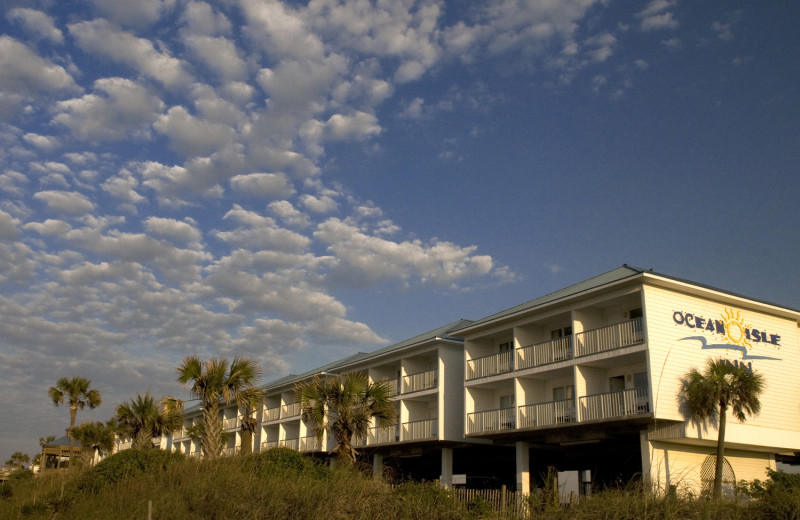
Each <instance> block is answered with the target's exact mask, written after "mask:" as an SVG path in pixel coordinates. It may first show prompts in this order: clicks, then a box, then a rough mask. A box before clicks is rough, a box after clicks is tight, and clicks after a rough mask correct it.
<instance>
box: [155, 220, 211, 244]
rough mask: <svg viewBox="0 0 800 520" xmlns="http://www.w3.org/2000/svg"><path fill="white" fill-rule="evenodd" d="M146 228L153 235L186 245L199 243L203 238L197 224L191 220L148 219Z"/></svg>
mask: <svg viewBox="0 0 800 520" xmlns="http://www.w3.org/2000/svg"><path fill="white" fill-rule="evenodd" d="M145 228H146V229H147V231H149V232H150V233H152V234H155V235H160V236H163V237H165V238H171V239H173V240H178V241H180V242H186V243H193V242H199V241H200V238H201V236H202V235H201V233H200V230H199V229H197V226H196V223H195V222H193V221H191V220H189V221H184V222H181V221H179V220H175V219H171V218H160V217H148V218H147V219H146V220H145Z"/></svg>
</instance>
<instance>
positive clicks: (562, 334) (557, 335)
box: [550, 325, 572, 339]
mask: <svg viewBox="0 0 800 520" xmlns="http://www.w3.org/2000/svg"><path fill="white" fill-rule="evenodd" d="M567 336H572V325H568V326H566V327H564V328H561V329H555V330H551V331H550V339H561V338H566V337H567Z"/></svg>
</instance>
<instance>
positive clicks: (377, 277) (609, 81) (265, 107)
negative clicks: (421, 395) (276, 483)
mask: <svg viewBox="0 0 800 520" xmlns="http://www.w3.org/2000/svg"><path fill="white" fill-rule="evenodd" d="M4 6H5V7H4V11H3V12H2V16H0V71H2V73H0V238H2V241H0V317H2V320H0V367H2V368H3V373H4V377H3V378H2V381H0V396H2V397H0V402H2V403H3V410H4V411H5V412H6V417H14V420H4V421H2V425H0V456H3V457H5V458H7V457H8V456H10V454H11V453H12V452H13V451H17V450H22V451H26V452H28V453H31V454H32V453H34V452H35V451H36V449H37V444H36V442H35V439H38V438H39V437H40V436H45V435H48V434H61V432H63V431H64V428H65V427H66V426H67V418H68V412H67V410H66V409H63V408H55V407H54V406H53V405H52V403H50V402H48V399H47V388H48V387H49V386H50V385H52V384H54V382H55V381H56V380H57V379H58V378H59V377H62V376H67V377H71V376H74V375H82V376H85V377H88V378H90V379H92V381H93V383H94V386H96V387H97V388H98V389H99V390H100V391H101V393H102V395H103V398H104V403H103V405H102V406H101V407H100V408H98V409H97V410H94V411H91V412H88V411H84V412H82V413H80V414H79V416H78V420H79V422H80V421H82V420H90V419H91V420H105V419H107V418H108V417H110V416H111V415H112V414H113V410H114V407H115V406H116V405H117V404H119V403H120V402H123V401H125V400H127V399H130V398H132V397H134V396H135V394H136V392H144V391H150V392H152V393H154V394H156V395H162V394H167V393H169V394H176V395H179V396H186V392H185V391H184V390H182V389H181V388H180V387H179V386H178V385H177V383H175V382H174V379H175V366H177V365H178V363H179V362H180V361H181V360H182V359H183V357H185V356H186V355H189V354H198V355H200V356H201V357H204V358H205V357H210V356H225V357H232V356H234V355H245V356H249V357H252V358H253V359H255V360H256V361H258V362H259V363H260V364H261V366H262V367H263V369H264V372H265V380H269V379H272V378H275V377H278V376H281V375H284V374H286V373H289V372H298V371H304V370H308V369H311V368H313V367H315V366H318V365H321V364H323V363H325V362H328V361H331V360H334V359H337V358H340V357H343V356H345V355H348V354H351V353H353V352H356V351H370V350H374V349H376V348H378V347H380V346H383V345H386V344H389V343H392V342H396V341H400V340H403V339H405V338H408V337H411V336H413V335H416V334H417V333H420V332H423V331H426V330H430V329H433V328H436V327H438V326H440V325H443V324H445V323H449V322H451V321H455V320H456V319H459V318H469V319H477V318H481V317H483V316H486V315H488V314H491V313H493V312H496V311H499V310H502V309H504V308H507V307H510V306H513V305H516V304H518V303H521V302H523V301H526V300H529V299H532V298H534V297H537V296H540V295H542V294H545V293H547V292H550V291H553V290H556V289H559V288H561V287H564V286H566V285H569V284H571V283H574V282H577V281H580V280H582V279H585V278H588V277H590V276H593V275H595V274H598V273H601V272H605V271H608V270H610V269H613V268H615V267H618V266H619V265H621V264H623V263H629V264H632V265H636V266H640V267H645V268H650V267H652V268H654V269H655V270H656V271H659V272H662V273H665V274H669V275H673V276H679V277H684V278H688V279H691V280H695V281H698V282H701V283H705V284H710V285H714V286H717V287H720V288H723V289H727V290H731V291H735V292H739V293H742V294H745V295H749V296H752V297H755V298H758V299H762V300H768V301H772V302H775V303H778V304H782V305H786V306H789V307H793V308H800V292H798V289H800V278H799V277H798V271H797V268H796V266H797V262H796V259H797V258H798V257H800V242H799V241H798V238H797V237H798V234H797V225H798V223H800V211H799V210H798V208H797V195H798V193H800V176H798V173H799V172H798V165H800V124H799V123H800V92H798V84H799V83H800V61H799V60H798V59H797V56H798V55H799V54H800V49H798V46H800V43H798V42H800V38H798V36H800V35H798V31H797V28H796V20H797V19H798V18H799V16H798V15H800V6H798V4H797V3H794V2H768V3H758V4H754V3H752V2H688V1H685V0H654V1H651V2H631V1H614V0H608V1H593V0H561V1H552V2H551V1H533V0H529V1H514V0H490V1H486V2H447V3H445V2H442V1H435V0H431V1H417V2H415V1H412V0H408V1H403V2H399V1H395V0H391V1H388V0H387V1H372V2H370V1H336V0H312V1H311V2H307V3H306V2H280V1H278V0H220V1H218V2H210V3H206V2H202V1H198V0H141V1H139V2H126V1H121V0H85V1H81V2H77V1H58V2H56V1H48V0H40V1H37V0H25V1H21V0H20V1H17V0H10V1H8V0H7V1H6V2H4ZM5 458H3V460H5Z"/></svg>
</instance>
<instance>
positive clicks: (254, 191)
mask: <svg viewBox="0 0 800 520" xmlns="http://www.w3.org/2000/svg"><path fill="white" fill-rule="evenodd" d="M230 182H231V188H233V190H234V191H236V192H239V193H240V194H242V195H246V196H252V197H262V198H275V199H277V198H286V197H289V196H290V195H292V194H293V193H294V188H293V187H292V185H291V183H290V182H289V179H287V178H286V175H284V174H282V173H250V174H246V175H236V176H234V177H232V178H231V181H230Z"/></svg>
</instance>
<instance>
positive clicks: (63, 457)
mask: <svg viewBox="0 0 800 520" xmlns="http://www.w3.org/2000/svg"><path fill="white" fill-rule="evenodd" d="M71 451H72V455H73V456H74V457H80V455H81V453H82V452H83V447H82V446H81V443H80V442H78V441H77V440H76V439H72V448H71ZM69 456H70V440H69V436H67V435H65V436H63V437H61V438H60V439H56V440H54V441H50V442H48V443H47V444H45V445H44V446H42V461H43V462H44V463H43V465H42V467H43V468H45V469H51V468H53V469H54V468H66V467H69Z"/></svg>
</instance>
